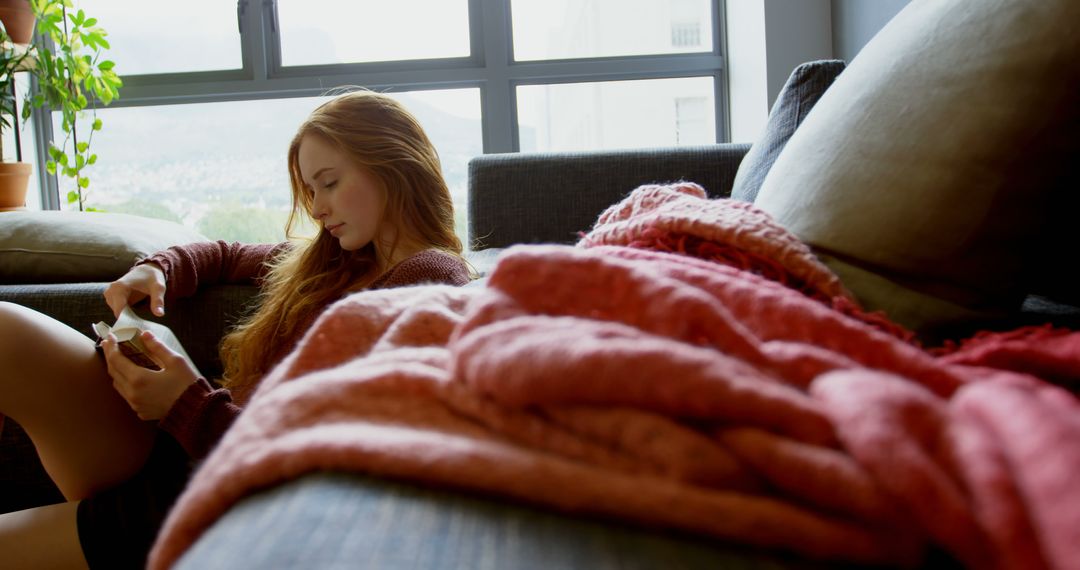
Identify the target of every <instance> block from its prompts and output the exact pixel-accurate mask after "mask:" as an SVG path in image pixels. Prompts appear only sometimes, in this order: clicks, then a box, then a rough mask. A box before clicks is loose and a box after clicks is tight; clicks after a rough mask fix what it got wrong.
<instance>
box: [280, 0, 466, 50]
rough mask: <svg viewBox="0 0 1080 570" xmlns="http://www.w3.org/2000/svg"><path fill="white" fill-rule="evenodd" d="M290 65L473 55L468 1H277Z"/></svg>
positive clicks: (282, 42) (284, 47) (282, 37)
mask: <svg viewBox="0 0 1080 570" xmlns="http://www.w3.org/2000/svg"><path fill="white" fill-rule="evenodd" d="M277 21H278V23H279V24H280V26H281V60H282V61H281V63H282V65H286V66H296V65H325V64H335V63H355V62H374V61H405V60H410V59H432V58H447V57H468V56H469V4H468V2H467V0H394V1H393V2H386V1H384V0H278V19H277Z"/></svg>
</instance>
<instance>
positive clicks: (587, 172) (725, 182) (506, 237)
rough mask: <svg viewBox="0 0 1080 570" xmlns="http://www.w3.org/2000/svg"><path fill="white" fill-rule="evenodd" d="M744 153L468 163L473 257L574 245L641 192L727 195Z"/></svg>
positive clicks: (733, 149) (717, 150)
mask: <svg viewBox="0 0 1080 570" xmlns="http://www.w3.org/2000/svg"><path fill="white" fill-rule="evenodd" d="M748 148H749V145H743V144H717V145H707V146H695V147H675V148H663V149H648V150H622V151H591V152H581V153H523V154H521V153H514V154H489V155H484V156H478V157H476V158H474V159H472V160H471V161H469V242H470V244H471V245H472V246H473V249H485V248H491V247H508V246H511V245H514V244H516V243H573V242H575V241H577V239H578V233H579V232H584V231H588V230H589V229H590V228H591V227H592V225H593V223H595V222H596V218H597V216H599V215H600V213H601V212H603V211H604V209H605V208H607V207H608V206H610V205H612V204H614V203H615V202H618V201H619V200H620V199H622V198H623V197H624V196H626V195H627V194H629V193H630V191H632V190H633V189H634V188H637V187H638V186H640V185H642V184H651V183H664V182H673V181H678V180H688V181H692V182H697V183H698V184H700V185H702V186H703V187H704V188H705V189H706V190H707V191H708V192H709V195H710V196H712V197H725V196H728V195H729V193H730V191H731V183H732V181H733V180H734V178H735V171H736V170H737V169H738V165H739V161H740V160H742V157H743V155H745V154H746V151H747V150H748Z"/></svg>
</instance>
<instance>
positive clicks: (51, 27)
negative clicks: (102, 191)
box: [0, 0, 123, 210]
mask: <svg viewBox="0 0 1080 570" xmlns="http://www.w3.org/2000/svg"><path fill="white" fill-rule="evenodd" d="M28 2H29V6H30V8H31V9H32V11H33V12H34V15H35V17H36V19H37V23H36V29H37V34H36V35H35V41H34V43H32V44H31V45H29V46H25V50H23V49H22V46H18V45H17V44H12V43H11V42H10V40H9V41H8V43H6V44H5V47H4V48H3V49H0V72H6V73H5V74H4V78H3V80H2V81H0V87H3V88H4V89H3V91H4V93H5V95H3V96H0V103H2V104H0V115H3V118H4V119H5V120H2V121H0V128H7V127H9V126H14V124H15V122H16V121H14V118H15V115H14V109H15V105H14V98H15V94H14V91H13V90H12V85H11V82H12V81H13V80H14V79H13V77H14V72H15V70H17V69H18V70H25V71H28V72H29V73H31V74H33V75H34V76H35V77H36V78H37V88H36V89H35V90H33V91H31V92H28V93H27V94H26V97H25V100H24V104H23V108H22V119H23V120H24V121H25V120H26V119H28V118H29V117H30V113H31V112H32V109H33V108H40V107H45V108H48V109H50V110H52V111H55V112H58V113H60V117H61V122H60V127H61V131H62V133H63V137H62V139H61V138H60V137H59V136H58V137H57V140H53V141H49V142H48V146H49V158H48V160H47V162H46V164H45V168H46V170H47V171H48V172H49V173H50V174H56V173H59V174H61V175H63V176H67V177H69V178H71V179H72V180H73V181H74V182H75V187H76V190H73V191H71V192H68V195H67V196H66V199H67V202H68V203H69V204H73V205H74V204H77V205H78V208H79V210H84V209H87V208H86V207H85V199H86V194H85V189H86V188H87V187H88V186H89V185H90V179H89V177H87V175H86V173H85V172H84V169H85V168H86V167H87V166H90V165H92V164H94V163H95V162H96V161H97V155H95V154H93V153H92V152H91V151H90V150H91V143H92V142H93V136H94V132H95V131H98V130H100V129H101V119H99V118H97V113H96V109H97V107H96V104H97V102H100V103H101V104H103V105H108V104H110V103H112V102H113V101H114V100H116V98H117V97H119V89H120V87H121V86H122V85H123V83H122V82H121V80H120V77H119V76H118V75H117V74H116V71H115V70H114V69H113V67H114V65H115V64H114V63H113V62H112V61H110V60H108V59H105V57H104V55H105V53H106V51H107V50H108V49H109V42H108V40H106V35H107V33H106V32H105V30H103V29H102V28H101V27H100V26H98V25H97V20H96V19H95V18H91V17H89V16H87V15H86V14H85V13H84V12H83V11H82V10H78V9H75V7H74V5H73V3H72V1H71V0H28ZM4 39H8V38H7V34H6V32H5V33H4ZM9 46H10V49H8V47H9ZM28 62H30V63H29V65H28ZM7 97H10V99H6V98H7ZM87 114H89V116H88V117H87V116H85V115H87ZM9 118H10V120H8V119H9ZM80 125H82V128H80ZM24 192H25V190H24Z"/></svg>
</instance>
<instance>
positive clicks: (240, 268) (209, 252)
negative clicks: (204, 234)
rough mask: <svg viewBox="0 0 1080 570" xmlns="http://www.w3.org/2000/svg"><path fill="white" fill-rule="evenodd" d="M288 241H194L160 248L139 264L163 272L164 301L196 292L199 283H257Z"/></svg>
mask: <svg viewBox="0 0 1080 570" xmlns="http://www.w3.org/2000/svg"><path fill="white" fill-rule="evenodd" d="M287 247H288V243H279V244H270V243H258V244H249V243H239V242H233V243H228V242H225V241H221V240H218V241H216V242H197V243H190V244H186V245H178V246H173V247H170V248H168V249H165V250H162V251H159V252H157V253H155V254H153V255H151V256H149V257H147V258H145V259H143V260H141V261H139V263H138V264H137V265H139V264H144V263H154V264H156V265H158V266H160V267H161V269H162V270H163V271H164V272H165V303H166V304H168V303H170V302H171V301H172V300H174V299H177V298H180V297H189V296H191V295H194V294H195V291H196V290H198V288H199V287H201V286H204V285H213V284H219V283H256V284H257V283H258V282H259V281H261V280H262V278H264V277H265V276H266V274H267V272H268V271H269V269H268V267H267V262H268V261H270V260H271V259H273V258H274V257H275V256H276V255H278V254H279V253H280V252H281V251H283V250H284V249H285V248H287Z"/></svg>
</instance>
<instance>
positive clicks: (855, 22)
mask: <svg viewBox="0 0 1080 570" xmlns="http://www.w3.org/2000/svg"><path fill="white" fill-rule="evenodd" d="M733 1H735V2H739V1H741V0H733ZM908 2H909V0H832V51H833V56H834V57H836V58H838V59H845V60H847V61H851V59H852V58H854V57H855V55H856V54H858V53H859V50H861V49H862V47H863V46H864V45H866V42H869V41H870V38H872V37H874V34H876V33H878V30H880V29H881V28H882V27H883V26H885V24H886V23H887V22H888V21H889V20H891V19H892V17H893V16H895V15H896V14H897V13H899V12H900V10H902V9H903V8H904V6H907V4H908Z"/></svg>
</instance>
